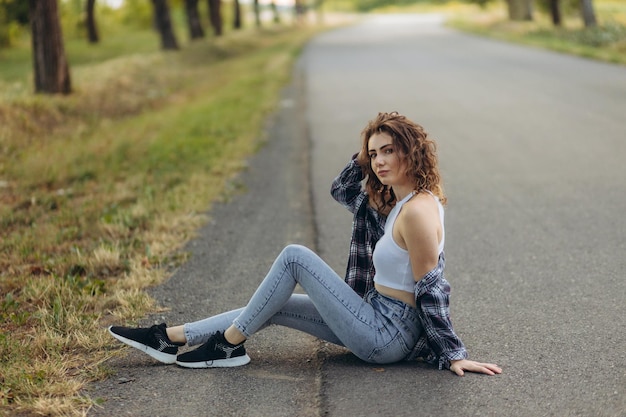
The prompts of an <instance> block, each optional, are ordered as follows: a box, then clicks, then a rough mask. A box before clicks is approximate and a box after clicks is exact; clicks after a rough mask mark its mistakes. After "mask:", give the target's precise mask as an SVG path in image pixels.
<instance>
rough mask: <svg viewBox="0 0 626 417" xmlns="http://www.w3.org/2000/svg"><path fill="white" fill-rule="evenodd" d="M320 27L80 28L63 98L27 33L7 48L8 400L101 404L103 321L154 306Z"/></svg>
mask: <svg viewBox="0 0 626 417" xmlns="http://www.w3.org/2000/svg"><path fill="white" fill-rule="evenodd" d="M315 30H317V29H316V28H287V27H275V28H272V29H264V30H259V31H257V30H249V31H243V32H238V33H235V32H231V33H229V34H227V36H225V37H223V38H220V39H210V40H204V41H200V42H195V43H191V44H188V45H184V47H183V49H182V50H181V51H179V52H160V51H155V48H156V47H158V43H157V38H156V35H155V34H153V33H150V32H143V33H142V32H138V33H135V34H133V36H128V33H127V34H126V35H124V34H119V35H113V36H112V38H110V39H108V40H107V39H106V38H105V40H103V42H105V43H104V44H103V46H102V47H101V48H100V47H90V48H87V47H86V46H85V45H84V42H81V41H75V40H69V41H68V42H67V44H66V50H67V53H68V57H69V61H70V63H71V69H72V81H73V86H74V93H73V94H72V95H70V96H67V97H57V96H34V95H32V94H30V90H31V84H30V81H29V78H30V77H31V75H30V72H29V71H30V68H29V69H28V70H26V68H27V65H28V66H30V61H29V59H30V57H29V54H28V53H26V52H25V50H26V49H27V46H26V45H24V46H22V47H18V48H16V49H13V50H8V51H6V50H5V51H2V57H0V59H2V63H3V65H2V66H0V91H2V93H1V95H0V233H1V237H2V239H1V240H0V319H1V320H0V387H1V388H0V410H1V411H0V414H6V415H20V414H22V415H68V416H73V415H84V414H86V412H87V410H88V409H89V408H90V407H91V406H93V405H94V403H95V400H94V399H92V398H89V397H88V396H87V395H86V394H85V393H84V390H83V389H84V387H85V385H86V384H87V383H88V382H89V381H93V380H97V379H99V378H104V377H106V376H107V375H108V371H107V369H106V367H105V366H103V362H104V361H105V360H106V359H107V358H109V357H111V356H112V355H115V354H117V353H118V352H119V348H118V347H117V346H114V345H113V346H112V344H111V341H110V340H109V339H110V338H107V337H106V334H105V332H103V328H104V326H106V325H107V324H108V323H112V322H119V321H123V322H129V321H134V320H138V319H139V318H141V317H143V316H145V314H146V313H147V312H149V311H154V310H155V309H158V306H156V305H155V304H154V301H153V300H151V299H150V298H149V297H148V296H147V295H146V293H145V292H143V291H142V289H143V288H145V287H147V286H150V285H155V284H157V283H159V282H162V280H163V279H164V278H166V277H167V275H168V273H169V272H170V271H171V270H172V268H173V267H175V266H176V265H178V264H179V263H181V262H183V261H184V260H185V258H186V254H185V253H182V252H180V248H181V246H182V244H184V242H186V241H187V240H188V239H189V238H190V237H191V236H193V234H194V232H195V231H196V230H197V229H198V227H199V225H200V224H202V223H203V222H204V221H206V216H205V213H206V210H207V208H209V207H210V204H211V202H213V201H216V200H219V199H221V198H225V196H228V194H229V193H232V192H234V190H236V189H237V187H236V186H233V184H232V179H233V176H234V175H235V174H236V173H237V172H239V171H241V170H242V169H245V163H244V162H242V161H245V159H246V157H247V156H249V155H250V154H252V153H253V152H254V151H255V150H256V149H257V148H258V147H259V146H261V144H262V141H263V138H262V137H260V132H261V131H262V128H263V123H264V120H265V119H266V118H267V116H268V115H269V113H270V112H271V111H272V110H273V109H274V108H275V106H276V103H277V100H278V96H279V94H278V93H279V90H280V88H281V87H282V86H283V85H284V84H285V83H286V82H287V80H288V79H289V76H290V72H291V67H292V65H291V64H292V62H293V60H294V58H295V57H296V56H297V54H298V52H299V50H300V48H301V46H302V45H303V44H304V43H305V42H306V40H307V39H308V38H309V37H310V36H311V35H312V34H313V33H314V32H315ZM116 36H119V38H116ZM124 44H125V45H124ZM131 51H132V53H131ZM5 64H6V65H5ZM94 358H98V360H96V361H94Z"/></svg>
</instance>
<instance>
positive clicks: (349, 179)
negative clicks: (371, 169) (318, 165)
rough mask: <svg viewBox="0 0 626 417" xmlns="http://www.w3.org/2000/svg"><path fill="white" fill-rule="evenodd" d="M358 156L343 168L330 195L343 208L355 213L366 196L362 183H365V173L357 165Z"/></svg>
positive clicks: (334, 182)
mask: <svg viewBox="0 0 626 417" xmlns="http://www.w3.org/2000/svg"><path fill="white" fill-rule="evenodd" d="M356 157H357V154H354V155H353V156H352V159H351V160H350V162H348V164H347V165H346V166H345V167H344V168H343V170H342V171H341V172H340V173H339V175H338V176H337V177H336V178H335V179H334V180H333V183H332V185H331V188H330V194H331V195H332V196H333V198H334V199H335V200H336V201H337V202H338V203H339V204H341V205H342V206H344V207H345V208H347V209H348V210H350V212H352V213H355V212H356V211H357V210H358V208H359V206H360V203H362V201H361V200H362V199H363V198H364V196H365V194H364V192H363V191H362V190H361V181H363V178H364V176H363V171H362V170H361V167H359V165H358V164H357V163H356ZM359 197H360V198H359Z"/></svg>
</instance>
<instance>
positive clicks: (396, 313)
mask: <svg viewBox="0 0 626 417" xmlns="http://www.w3.org/2000/svg"><path fill="white" fill-rule="evenodd" d="M362 139H363V141H362V149H361V151H360V153H359V155H358V165H359V166H360V167H361V168H362V169H363V170H364V174H365V175H366V176H367V182H366V190H367V195H369V196H370V197H369V199H370V203H372V204H374V205H375V206H376V209H377V211H378V212H380V213H388V217H387V221H386V224H385V230H384V234H383V236H382V237H381V239H380V240H379V241H378V243H377V244H376V248H375V249H374V253H373V262H374V267H375V270H376V273H375V275H374V280H373V281H374V288H373V289H371V290H370V291H369V292H368V293H367V294H366V295H365V297H364V298H361V297H360V296H359V294H357V293H356V292H355V291H353V290H352V288H351V287H350V286H349V285H348V284H346V283H345V282H344V281H343V280H341V278H340V277H339V276H338V275H337V274H336V273H335V272H334V271H333V270H332V269H331V268H330V267H329V266H328V265H327V264H326V263H324V261H322V260H321V259H320V258H319V257H318V256H317V255H315V254H314V253H313V252H312V251H310V250H309V249H307V248H305V247H302V246H299V245H289V246H287V247H286V248H285V249H284V250H283V251H282V252H281V254H280V255H279V256H278V258H277V259H276V260H275V261H274V264H273V265H272V267H271V269H270V271H269V272H268V274H267V275H266V277H265V279H264V280H263V282H262V283H261V284H260V286H259V287H258V289H257V290H256V292H255V293H254V295H253V296H252V298H251V299H250V301H249V302H248V305H247V306H246V307H244V308H242V309H239V310H234V311H231V312H228V313H224V314H222V315H218V316H214V317H210V318H208V319H205V320H202V321H199V322H194V323H188V324H186V325H184V326H176V327H169V328H168V327H166V326H165V324H161V325H159V326H153V327H151V328H139V329H132V328H126V327H111V328H109V331H110V332H111V334H112V335H113V336H114V337H116V338H117V339H118V340H120V341H122V342H124V343H127V344H129V345H131V346H134V347H136V348H139V349H141V350H143V351H144V352H146V353H148V354H150V355H151V356H153V357H155V358H156V359H158V360H160V361H162V362H166V363H174V362H175V363H177V364H178V365H180V366H183V367H189V368H208V367H228V366H240V365H245V364H247V363H248V362H249V361H250V358H249V357H248V355H247V354H246V351H245V348H244V342H245V341H246V340H247V339H248V338H249V337H251V336H252V335H253V334H254V333H256V332H257V331H259V330H261V329H262V328H264V327H266V326H268V325H270V324H279V325H283V326H287V327H291V328H294V329H298V330H301V331H304V332H306V333H309V334H311V335H313V336H316V337H318V338H320V339H323V340H326V341H328V342H331V343H335V344H338V345H341V346H345V347H347V348H348V349H350V350H351V351H352V352H353V353H354V354H355V355H356V356H357V357H359V358H360V359H362V360H364V361H366V362H370V363H377V364H384V363H392V362H398V361H402V360H409V359H415V358H418V357H419V358H423V359H426V360H428V361H437V362H438V364H439V368H440V369H443V368H446V369H450V370H451V371H453V372H454V373H456V374H457V375H463V374H464V372H465V371H471V372H479V373H484V374H488V375H494V374H499V373H501V369H500V368H499V367H498V366H497V365H495V364H490V363H480V362H476V361H472V360H469V359H467V351H466V350H465V347H464V346H463V343H462V342H461V340H460V339H459V338H458V337H457V335H456V334H455V332H454V330H453V328H452V323H451V322H450V319H449V307H448V296H449V291H450V287H449V285H448V283H447V281H446V280H445V279H444V277H443V269H444V253H443V245H444V237H445V233H444V224H443V204H445V202H446V199H445V196H444V194H443V190H442V187H441V180H440V176H439V169H438V163H437V157H436V147H435V143H434V142H433V141H432V140H430V139H429V138H428V135H427V134H426V132H425V131H424V130H423V128H422V127H421V126H419V125H418V124H416V123H414V122H412V121H410V120H408V119H407V118H406V117H404V116H401V115H399V114H398V113H395V112H394V113H380V114H379V115H378V117H377V118H376V119H374V120H372V121H371V122H370V123H369V124H368V125H367V127H366V128H365V129H364V131H363V134H362ZM297 284H300V286H301V287H302V288H303V289H304V291H305V293H306V294H305V295H301V294H293V291H294V289H295V286H296V285H297ZM210 329H214V332H215V333H213V334H212V335H211V336H210V337H209V338H208V340H206V337H207V335H208V334H209V330H210ZM221 329H226V330H225V331H223V332H222V331H221ZM185 343H188V344H189V345H195V344H199V343H203V344H202V345H201V346H200V347H198V348H197V349H195V350H193V351H190V352H187V353H183V354H181V355H178V356H177V355H176V353H177V351H178V346H182V345H184V344H185Z"/></svg>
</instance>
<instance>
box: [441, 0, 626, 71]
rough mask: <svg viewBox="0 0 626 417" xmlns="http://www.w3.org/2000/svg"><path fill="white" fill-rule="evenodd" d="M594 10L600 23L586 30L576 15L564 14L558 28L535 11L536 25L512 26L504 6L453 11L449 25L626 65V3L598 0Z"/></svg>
mask: <svg viewBox="0 0 626 417" xmlns="http://www.w3.org/2000/svg"><path fill="white" fill-rule="evenodd" d="M594 7H595V12H596V18H597V20H598V26H597V27H594V28H585V27H584V25H583V22H582V19H581V17H580V16H579V14H578V13H577V12H576V13H574V12H569V13H567V14H565V16H564V19H563V24H562V26H561V27H558V28H557V27H554V25H553V24H552V21H551V19H550V16H549V15H548V14H547V13H546V12H542V11H541V10H535V13H534V16H533V17H534V19H533V21H528V22H512V21H510V20H509V19H508V17H507V11H506V9H505V8H504V6H503V4H501V3H498V4H493V5H492V6H490V7H488V8H486V9H480V8H478V7H467V6H464V7H458V8H456V9H455V8H450V9H449V11H450V16H451V19H450V20H449V24H450V26H452V27H454V28H457V29H460V30H463V31H467V32H471V33H475V34H479V35H482V36H488V37H492V38H496V39H502V40H505V41H509V42H516V43H521V44H525V45H530V46H535V47H540V48H545V49H550V50H553V51H557V52H563V53H567V54H572V55H578V56H582V57H586V58H591V59H595V60H599V61H605V62H611V63H616V64H621V65H626V3H624V2H621V1H617V0H596V1H594Z"/></svg>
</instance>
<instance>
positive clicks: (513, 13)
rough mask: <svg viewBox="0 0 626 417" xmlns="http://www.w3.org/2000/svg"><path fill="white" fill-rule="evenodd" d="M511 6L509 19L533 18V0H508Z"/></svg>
mask: <svg viewBox="0 0 626 417" xmlns="http://www.w3.org/2000/svg"><path fill="white" fill-rule="evenodd" d="M507 3H508V7H509V19H511V20H518V21H519V20H533V4H532V0H507Z"/></svg>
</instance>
